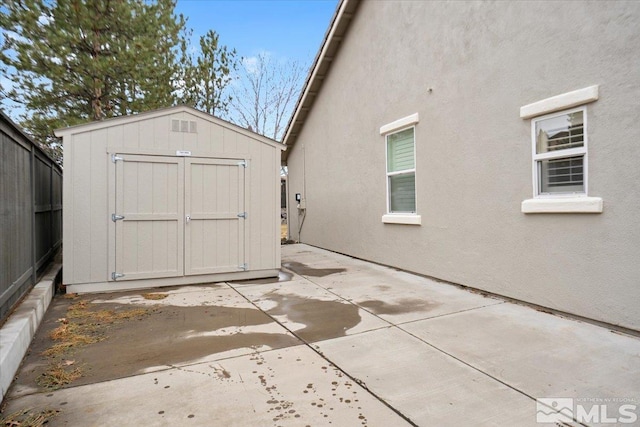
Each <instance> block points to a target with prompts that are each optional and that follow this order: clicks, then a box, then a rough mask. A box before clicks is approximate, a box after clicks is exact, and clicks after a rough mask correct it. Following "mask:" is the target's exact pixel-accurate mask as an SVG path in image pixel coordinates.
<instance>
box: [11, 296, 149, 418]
mask: <svg viewBox="0 0 640 427" xmlns="http://www.w3.org/2000/svg"><path fill="white" fill-rule="evenodd" d="M90 308H91V304H89V302H88V301H86V300H81V301H77V302H75V303H73V304H71V305H70V306H69V308H68V309H67V314H66V317H63V318H61V319H58V322H59V323H60V325H59V326H58V327H57V328H55V329H54V330H53V331H51V333H50V334H49V337H50V338H51V339H52V340H53V341H54V343H53V344H52V345H51V346H50V347H49V348H48V349H47V350H45V351H44V352H42V355H43V356H45V357H49V358H50V359H52V360H51V362H50V364H49V366H48V367H47V370H46V371H45V372H44V373H43V374H42V376H41V377H40V378H39V379H38V381H37V382H38V384H39V385H40V386H42V387H46V388H60V387H62V386H64V385H66V384H69V383H71V382H72V381H74V380H76V379H78V378H80V377H81V376H82V369H80V368H73V369H71V368H69V367H68V366H69V365H70V364H66V367H65V366H63V364H61V363H59V358H61V357H62V356H63V355H68V354H69V353H71V352H73V350H75V349H77V348H80V347H82V346H85V345H89V344H93V343H96V342H98V341H102V340H104V339H106V338H107V335H106V332H107V329H108V327H109V326H110V325H113V324H115V323H117V322H119V321H123V320H129V319H134V318H141V317H143V316H145V315H148V314H150V313H151V312H152V311H153V310H152V309H147V308H134V309H131V310H124V311H116V310H95V311H94V310H91V309H90ZM0 427H2V426H1V425H0Z"/></svg>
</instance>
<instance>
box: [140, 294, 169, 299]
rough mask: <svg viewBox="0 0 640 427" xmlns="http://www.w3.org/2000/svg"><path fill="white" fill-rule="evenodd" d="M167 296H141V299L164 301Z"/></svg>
mask: <svg viewBox="0 0 640 427" xmlns="http://www.w3.org/2000/svg"><path fill="white" fill-rule="evenodd" d="M168 296H169V295H167V294H153V293H150V294H142V298H144V299H150V300H160V299H165V298H166V297H168Z"/></svg>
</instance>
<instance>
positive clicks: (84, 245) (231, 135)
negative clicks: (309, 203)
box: [63, 110, 280, 284]
mask: <svg viewBox="0 0 640 427" xmlns="http://www.w3.org/2000/svg"><path fill="white" fill-rule="evenodd" d="M172 119H178V120H188V121H195V122H196V126H197V133H190V132H173V131H171V120H172ZM116 120H117V119H116ZM64 144H65V180H64V184H65V192H64V197H65V211H64V232H65V246H64V277H63V280H64V283H65V284H90V283H97V282H102V283H103V282H105V281H107V280H108V277H109V275H110V274H111V268H113V267H112V266H110V265H109V259H110V257H113V253H114V248H111V247H109V245H110V239H109V233H110V231H109V224H110V221H111V220H110V216H111V213H112V212H111V211H110V210H109V209H110V208H111V205H112V203H111V202H110V201H109V194H110V193H109V188H111V187H113V184H112V183H111V182H110V181H109V180H112V179H114V177H115V175H113V173H114V172H113V171H111V170H110V169H111V168H112V166H113V164H112V163H111V159H110V157H109V155H108V153H115V152H118V150H123V151H127V152H131V153H134V152H141V153H142V154H158V155H175V151H177V150H186V151H191V152H192V156H193V157H198V156H203V157H216V156H225V155H227V156H228V155H234V156H236V155H237V156H238V158H247V157H248V158H250V161H249V168H248V169H247V178H246V179H247V180H250V181H249V183H248V186H247V188H248V189H249V192H250V194H252V195H253V196H249V195H247V200H250V205H249V206H247V210H248V212H249V217H248V219H247V220H246V223H245V226H246V228H247V230H250V233H249V236H250V237H249V239H248V240H247V246H246V249H245V251H246V255H247V257H246V260H247V263H248V264H249V266H250V269H251V270H269V269H270V270H273V269H279V268H280V265H279V262H278V263H276V261H279V256H277V255H276V254H277V253H278V252H279V239H278V234H277V233H276V228H277V222H278V217H275V216H274V213H273V212H275V207H274V204H275V203H276V196H275V193H274V191H275V189H274V188H272V187H274V186H273V182H274V181H275V180H276V177H277V174H278V168H279V164H280V149H279V148H277V147H274V146H272V145H269V144H265V143H262V142H260V141H259V140H257V139H256V140H253V139H252V138H250V137H249V136H247V135H244V134H241V133H239V132H237V131H234V130H233V129H228V128H226V127H223V126H220V125H218V124H216V123H214V122H211V121H208V120H205V119H203V118H202V117H200V116H198V115H195V114H191V113H189V112H188V111H177V112H176V111H173V112H172V111H170V110H169V111H168V113H167V115H164V116H155V117H151V118H146V117H141V118H140V120H138V121H133V122H129V123H124V124H118V123H117V122H116V123H114V124H113V126H109V127H103V128H100V129H94V130H91V129H90V128H89V129H88V130H87V131H82V129H80V130H79V131H78V132H77V133H73V132H70V133H67V134H65V136H64ZM249 197H250V198H249ZM271 199H273V200H271ZM109 254H110V256H108V255H109Z"/></svg>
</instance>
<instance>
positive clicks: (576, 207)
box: [521, 197, 602, 214]
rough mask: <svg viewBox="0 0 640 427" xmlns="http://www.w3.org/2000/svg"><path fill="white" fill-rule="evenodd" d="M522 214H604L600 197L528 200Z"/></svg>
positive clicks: (524, 204)
mask: <svg viewBox="0 0 640 427" xmlns="http://www.w3.org/2000/svg"><path fill="white" fill-rule="evenodd" d="M521 209H522V213H527V214H528V213H602V199H601V198H600V197H558V198H548V199H543V198H540V199H528V200H524V201H523V202H522V207H521Z"/></svg>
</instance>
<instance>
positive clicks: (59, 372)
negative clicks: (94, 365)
mask: <svg viewBox="0 0 640 427" xmlns="http://www.w3.org/2000/svg"><path fill="white" fill-rule="evenodd" d="M81 376H82V370H81V369H80V368H68V367H65V366H64V365H63V364H61V363H58V364H55V365H50V366H49V369H47V370H46V371H45V372H43V373H42V375H41V376H40V377H38V379H37V380H36V382H37V383H38V385H40V386H42V387H46V388H49V389H57V388H60V387H62V386H65V385H67V384H69V383H71V382H73V381H75V380H77V379H78V378H80V377H81Z"/></svg>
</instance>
